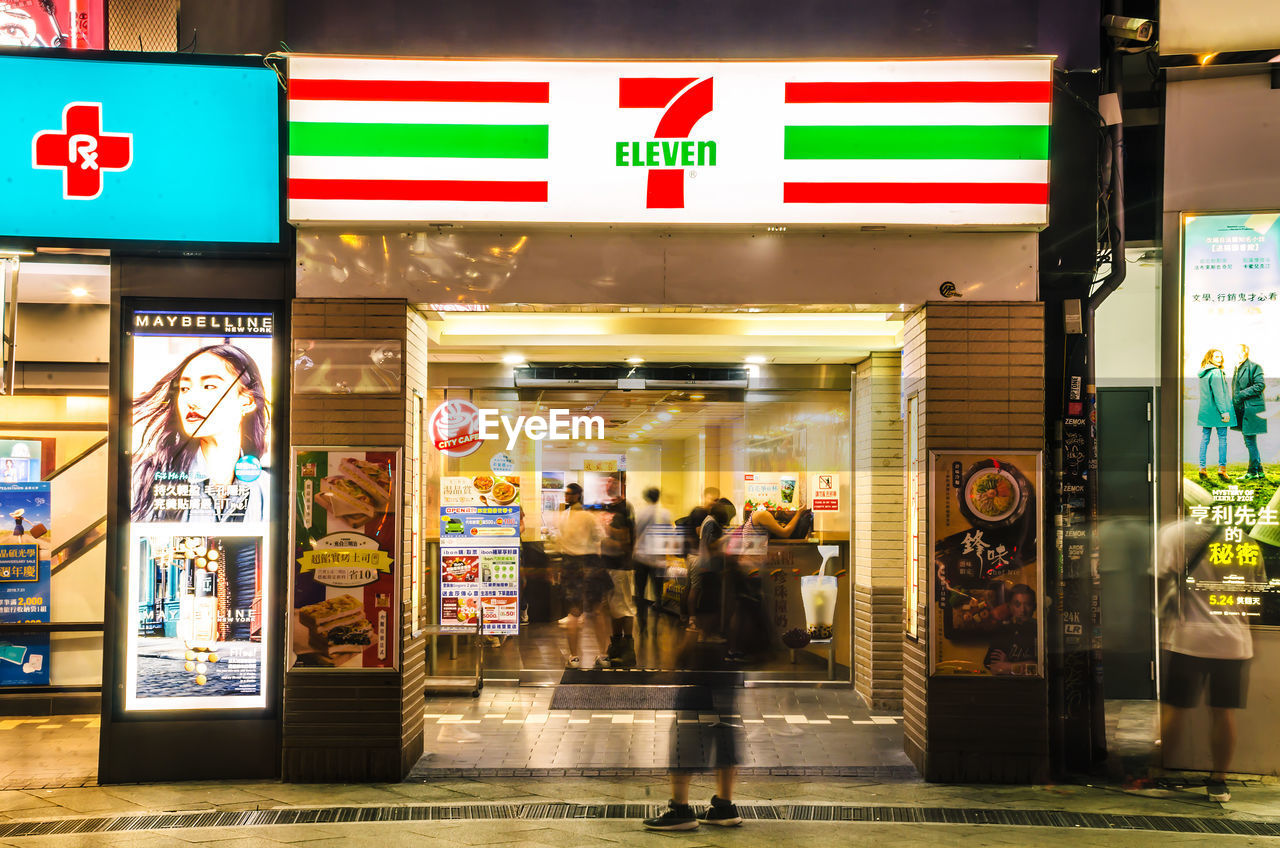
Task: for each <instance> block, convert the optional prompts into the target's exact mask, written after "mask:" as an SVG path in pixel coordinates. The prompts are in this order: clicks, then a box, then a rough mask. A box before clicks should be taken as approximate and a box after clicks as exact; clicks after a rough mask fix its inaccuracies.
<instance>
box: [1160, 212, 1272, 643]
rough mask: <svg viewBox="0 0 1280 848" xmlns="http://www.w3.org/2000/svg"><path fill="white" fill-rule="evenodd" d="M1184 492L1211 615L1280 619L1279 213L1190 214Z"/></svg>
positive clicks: (1193, 581) (1197, 588)
mask: <svg viewBox="0 0 1280 848" xmlns="http://www.w3.org/2000/svg"><path fill="white" fill-rule="evenodd" d="M1182 243H1183V257H1182V275H1183V277H1182V279H1183V345H1182V375H1183V380H1182V387H1183V390H1182V469H1183V479H1182V496H1183V505H1184V509H1185V514H1186V517H1187V518H1188V519H1189V520H1190V521H1191V522H1193V523H1194V524H1196V525H1200V526H1201V527H1208V528H1212V534H1211V536H1209V537H1203V534H1202V533H1200V532H1197V533H1193V534H1191V536H1190V537H1191V538H1192V539H1193V541H1192V542H1191V543H1188V544H1189V546H1194V547H1200V546H1201V545H1200V544H1199V543H1200V542H1201V541H1202V539H1204V538H1207V541H1206V542H1205V543H1204V546H1203V547H1204V552H1203V556H1202V557H1193V556H1192V554H1194V551H1192V550H1190V549H1188V551H1187V558H1188V559H1189V560H1190V559H1193V558H1197V559H1201V560H1202V564H1201V565H1200V567H1199V568H1198V569H1196V575H1197V576H1196V577H1194V578H1193V577H1192V576H1191V574H1190V573H1188V575H1187V577H1188V579H1187V580H1186V581H1184V583H1183V584H1181V589H1182V591H1188V592H1198V593H1203V597H1202V600H1203V601H1205V602H1206V606H1207V607H1208V608H1209V609H1210V610H1211V611H1212V612H1213V614H1214V615H1220V616H1227V617H1239V618H1242V619H1244V620H1246V621H1247V623H1248V624H1259V625H1278V624H1280V601H1277V598H1278V597H1280V596H1278V595H1277V594H1275V593H1276V591H1277V585H1276V584H1280V580H1274V579H1271V578H1269V577H1268V576H1267V575H1268V573H1272V574H1274V573H1276V569H1277V568H1278V567H1280V518H1278V517H1277V516H1278V515H1280V419H1276V417H1275V416H1276V414H1277V413H1280V335H1278V334H1277V333H1276V331H1275V327H1276V322H1277V321H1278V320H1280V213H1276V212H1267V213H1242V214H1225V215H1187V216H1185V217H1184V218H1183V240H1182Z"/></svg>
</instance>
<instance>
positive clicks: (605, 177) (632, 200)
mask: <svg viewBox="0 0 1280 848" xmlns="http://www.w3.org/2000/svg"><path fill="white" fill-rule="evenodd" d="M1051 100H1052V60H1051V59H1048V58H1005V59H947V60H919V61H866V62H852V61H846V62H768V61H741V62H605V61H523V62H520V61H482V60H463V61H449V60H415V59H360V58H338V57H325V56H298V57H294V58H292V59H290V61H289V218H290V220H292V221H295V222H298V223H308V222H315V223H322V222H326V223H366V224H367V223H396V224H400V223H404V222H409V223H430V222H440V221H457V222H514V221H523V222H546V223H620V224H638V225H643V224H654V225H682V224H721V225H739V226H749V225H755V226H759V225H783V224H785V225H794V226H806V225H809V226H830V225H863V224H897V225H905V226H966V225H973V226H978V225H981V226H987V227H991V226H995V227H1009V228H1038V227H1043V226H1044V225H1045V224H1046V223H1047V221H1048V217H1047V216H1048V189H1049V124H1050V102H1051Z"/></svg>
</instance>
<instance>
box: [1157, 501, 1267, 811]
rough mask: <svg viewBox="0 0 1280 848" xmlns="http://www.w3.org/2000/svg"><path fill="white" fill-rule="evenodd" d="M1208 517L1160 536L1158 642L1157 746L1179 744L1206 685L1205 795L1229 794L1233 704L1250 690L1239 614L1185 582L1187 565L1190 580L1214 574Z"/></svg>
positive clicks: (1170, 748)
mask: <svg viewBox="0 0 1280 848" xmlns="http://www.w3.org/2000/svg"><path fill="white" fill-rule="evenodd" d="M1222 537H1223V534H1222V533H1221V531H1220V529H1219V528H1218V527H1217V526H1215V525H1211V524H1207V523H1206V524H1197V523H1196V522H1194V521H1183V522H1180V523H1176V524H1172V525H1170V526H1169V527H1168V528H1166V529H1165V530H1164V531H1163V532H1162V533H1161V535H1160V547H1159V550H1160V584H1161V597H1160V600H1161V603H1160V610H1161V615H1160V625H1161V627H1160V630H1161V633H1160V647H1161V660H1162V662H1163V664H1164V668H1165V673H1164V676H1163V678H1162V679H1163V685H1162V686H1161V690H1160V701H1161V704H1162V709H1161V711H1160V738H1161V749H1162V751H1164V753H1165V754H1166V756H1167V755H1169V753H1170V752H1176V751H1177V750H1178V748H1179V746H1180V745H1181V743H1182V737H1183V732H1184V729H1185V727H1186V724H1187V716H1188V715H1189V713H1190V712H1191V710H1193V709H1195V708H1196V707H1198V706H1199V704H1200V699H1201V693H1202V692H1203V691H1204V690H1205V689H1206V684H1207V689H1208V702H1209V715H1210V730H1209V750H1210V757H1211V760H1212V767H1213V770H1212V771H1211V772H1210V773H1209V781H1208V784H1207V789H1208V795H1209V800H1210V801H1220V802H1225V801H1230V800H1231V792H1230V790H1229V789H1227V784H1226V777H1227V772H1229V771H1230V770H1231V759H1232V757H1233V756H1234V754H1235V749H1236V718H1235V714H1236V711H1237V710H1241V709H1243V708H1244V706H1245V700H1246V696H1247V695H1248V690H1249V661H1250V660H1251V659H1252V658H1253V634H1252V633H1251V632H1250V631H1249V626H1248V624H1247V623H1246V622H1245V618H1244V616H1242V615H1239V614H1236V615H1232V614H1230V613H1231V612H1232V611H1231V610H1215V609H1213V608H1211V607H1210V605H1209V602H1210V598H1211V596H1210V594H1209V593H1208V592H1205V591H1203V590H1200V589H1188V588H1187V583H1186V579H1185V577H1186V574H1187V573H1188V572H1189V573H1190V576H1191V577H1194V578H1195V580H1196V582H1197V583H1213V582H1217V581H1219V580H1220V579H1221V575H1220V574H1219V573H1218V572H1217V571H1216V570H1215V569H1214V567H1213V566H1212V565H1211V564H1210V559H1211V557H1210V550H1211V547H1212V546H1213V545H1215V544H1226V543H1224V542H1223V541H1222Z"/></svg>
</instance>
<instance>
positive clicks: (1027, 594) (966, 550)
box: [929, 451, 1044, 677]
mask: <svg viewBox="0 0 1280 848" xmlns="http://www.w3.org/2000/svg"><path fill="white" fill-rule="evenodd" d="M930 469H931V472H932V483H933V503H932V507H933V508H932V510H931V512H930V528H929V529H930V534H931V539H930V541H931V547H932V549H933V580H932V581H930V584H931V586H932V597H931V601H932V603H931V605H930V608H931V617H930V618H931V627H932V630H933V634H932V638H931V639H930V640H929V641H930V643H931V656H930V660H931V662H930V667H931V671H932V673H933V674H937V675H944V674H945V675H976V676H988V677H1007V676H1019V677H1040V676H1043V674H1044V660H1043V654H1044V651H1043V643H1044V631H1043V616H1042V615H1040V610H1041V609H1042V603H1043V601H1042V594H1043V592H1042V583H1041V579H1040V566H1039V560H1038V558H1037V556H1038V544H1037V543H1038V542H1039V529H1040V504H1039V493H1040V476H1041V474H1040V454H1039V453H1037V452H1018V451H1003V452H1001V453H998V454H985V453H931V454H930Z"/></svg>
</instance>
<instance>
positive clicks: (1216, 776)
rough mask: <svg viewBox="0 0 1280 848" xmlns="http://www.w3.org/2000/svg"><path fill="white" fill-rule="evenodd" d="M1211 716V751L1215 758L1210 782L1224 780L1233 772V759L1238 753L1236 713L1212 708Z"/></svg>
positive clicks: (1222, 708)
mask: <svg viewBox="0 0 1280 848" xmlns="http://www.w3.org/2000/svg"><path fill="white" fill-rule="evenodd" d="M1209 714H1210V715H1211V716H1212V718H1213V724H1212V727H1211V729H1210V731H1209V751H1210V753H1211V755H1212V757H1213V771H1212V772H1211V773H1210V774H1209V779H1210V780H1222V779H1224V778H1225V777H1226V776H1227V772H1228V771H1230V770H1231V757H1232V756H1233V755H1234V754H1235V752H1236V711H1235V710H1233V709H1229V708H1226V707H1211V708H1210V709H1209Z"/></svg>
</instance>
